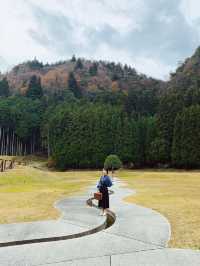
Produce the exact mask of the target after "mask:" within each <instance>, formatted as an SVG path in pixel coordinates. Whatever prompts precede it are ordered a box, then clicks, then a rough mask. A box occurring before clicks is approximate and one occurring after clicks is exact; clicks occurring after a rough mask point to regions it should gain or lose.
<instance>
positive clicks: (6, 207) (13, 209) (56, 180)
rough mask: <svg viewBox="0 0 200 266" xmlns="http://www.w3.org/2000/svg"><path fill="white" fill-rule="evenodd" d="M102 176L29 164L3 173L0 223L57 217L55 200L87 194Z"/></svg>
mask: <svg viewBox="0 0 200 266" xmlns="http://www.w3.org/2000/svg"><path fill="white" fill-rule="evenodd" d="M38 164H39V163H38ZM99 175H100V172H98V171H89V172H88V171H69V172H55V171H47V170H45V169H44V170H40V169H36V168H33V167H32V166H30V165H26V166H24V165H19V166H16V167H15V168H14V169H13V170H8V171H6V172H3V173H0V223H14V222H24V221H36V220H45V219H54V218H57V217H59V215H60V213H59V211H57V210H56V209H55V208H54V207H53V204H54V202H55V201H56V200H58V199H61V198H63V197H66V196H71V195H76V194H79V195H80V194H82V193H84V191H86V189H87V188H88V187H89V186H90V185H92V184H96V182H97V180H98V178H99Z"/></svg>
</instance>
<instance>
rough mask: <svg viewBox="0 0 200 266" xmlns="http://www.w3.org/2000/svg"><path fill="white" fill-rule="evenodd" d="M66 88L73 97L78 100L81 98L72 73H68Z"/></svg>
mask: <svg viewBox="0 0 200 266" xmlns="http://www.w3.org/2000/svg"><path fill="white" fill-rule="evenodd" d="M68 87H69V89H70V90H71V91H72V92H73V94H74V96H75V97H77V98H80V97H81V96H82V93H81V90H80V88H79V85H78V83H77V81H76V78H75V76H74V73H73V72H70V73H69V78H68Z"/></svg>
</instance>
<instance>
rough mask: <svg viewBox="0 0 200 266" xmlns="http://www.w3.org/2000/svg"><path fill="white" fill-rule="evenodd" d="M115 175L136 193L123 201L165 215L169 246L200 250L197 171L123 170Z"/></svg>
mask: <svg viewBox="0 0 200 266" xmlns="http://www.w3.org/2000/svg"><path fill="white" fill-rule="evenodd" d="M118 175H119V177H120V178H121V179H122V180H124V181H126V182H127V184H128V186H129V187H130V188H133V189H135V190H136V192H137V193H136V194H135V195H132V196H129V197H127V198H126V199H125V200H126V201H128V202H131V203H136V204H139V205H142V206H145V207H149V208H152V209H154V210H156V211H158V212H160V213H161V214H163V215H164V216H166V217H167V218H168V220H169V222H170V224H171V228H172V237H171V241H170V242H169V246H170V247H178V248H193V249H200V172H197V171H190V172H187V171H152V170H149V171H148V170H146V171H124V170H123V171H120V172H119V174H118Z"/></svg>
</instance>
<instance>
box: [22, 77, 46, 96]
mask: <svg viewBox="0 0 200 266" xmlns="http://www.w3.org/2000/svg"><path fill="white" fill-rule="evenodd" d="M25 96H26V97H28V98H31V99H40V98H41V97H42V96H43V90H42V86H41V80H40V78H39V77H37V76H35V75H34V76H32V77H31V79H30V81H29V85H28V89H27V91H26V94H25Z"/></svg>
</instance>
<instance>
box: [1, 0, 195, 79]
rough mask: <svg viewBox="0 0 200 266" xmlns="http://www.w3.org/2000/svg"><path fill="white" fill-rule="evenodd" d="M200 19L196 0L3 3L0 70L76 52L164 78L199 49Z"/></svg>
mask: <svg viewBox="0 0 200 266" xmlns="http://www.w3.org/2000/svg"><path fill="white" fill-rule="evenodd" d="M180 4H181V5H180ZM13 7H14V8H13ZM181 12H182V13H181ZM199 19H200V3H199V2H198V1H196V0H178V1H177V2H174V0H163V1H158V2H157V1H154V0H132V1H130V0H123V1H121V0H109V1H107V0H87V1H84V0H73V1H72V0H59V1H58V0H7V1H4V2H2V3H1V10H0V25H1V26H0V35H1V42H0V58H1V60H0V69H1V70H5V69H6V68H7V67H8V66H9V65H14V64H17V63H19V62H21V61H24V60H28V59H32V58H34V57H35V56H37V58H38V59H39V60H43V61H45V62H46V61H49V62H52V61H57V60H60V59H64V58H67V57H70V56H71V55H72V53H75V54H77V55H78V56H84V57H88V58H95V59H105V60H112V61H117V62H118V61H120V62H122V63H127V64H129V65H132V66H135V67H136V68H137V69H138V71H140V72H144V73H146V74H148V75H152V76H154V77H159V78H166V76H167V74H168V73H169V72H170V71H172V70H174V68H175V66H176V65H177V61H178V60H184V57H186V56H189V54H192V53H193V49H194V48H196V47H195V46H197V45H199V43H198V42H199V36H197V35H198V34H197V33H198V28H199V27H198V25H199V24H198V23H199ZM184 38H185V41H183V39H184Z"/></svg>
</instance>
